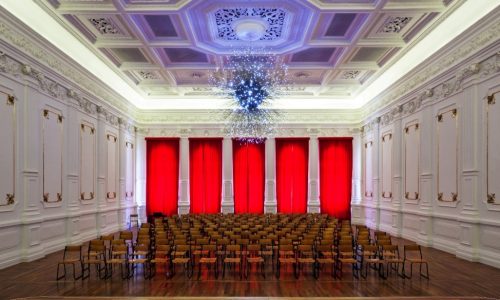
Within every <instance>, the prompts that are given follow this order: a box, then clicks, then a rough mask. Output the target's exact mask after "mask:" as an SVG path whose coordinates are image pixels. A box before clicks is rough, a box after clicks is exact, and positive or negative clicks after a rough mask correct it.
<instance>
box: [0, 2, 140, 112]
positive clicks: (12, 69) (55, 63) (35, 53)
mask: <svg viewBox="0 0 500 300" xmlns="http://www.w3.org/2000/svg"><path fill="white" fill-rule="evenodd" d="M0 16H1V18H0V40H4V41H5V42H7V45H8V46H14V47H15V48H16V49H17V50H19V51H21V52H23V53H24V54H26V55H28V56H29V57H30V58H32V59H34V60H36V61H37V62H39V63H41V64H43V65H44V66H45V67H48V68H49V69H50V70H51V71H54V72H57V73H58V74H59V75H60V76H62V77H64V78H66V79H69V80H70V81H71V82H72V83H73V84H75V85H77V86H78V87H81V88H82V89H83V90H84V91H86V92H88V93H91V94H92V95H93V96H95V97H96V98H97V99H99V100H100V101H103V102H104V103H107V104H109V105H111V106H112V107H115V108H116V109H118V110H120V111H121V112H125V113H131V114H132V115H133V114H134V112H135V111H136V109H135V107H134V106H133V105H132V104H130V103H129V102H128V101H127V100H126V99H124V98H122V97H121V96H119V95H118V94H116V93H115V92H114V91H111V90H110V89H109V88H108V87H106V86H105V85H104V84H103V83H101V82H100V80H99V79H98V78H96V77H94V76H93V75H91V74H89V73H87V74H84V72H82V71H81V69H80V68H78V67H76V66H75V63H74V62H73V61H72V60H71V59H70V58H68V57H66V56H65V55H64V54H63V53H61V52H59V51H57V50H56V51H54V49H53V48H52V46H51V45H48V44H47V45H42V44H40V42H39V39H38V37H35V36H34V34H33V35H29V34H26V33H25V32H28V31H29V30H28V29H27V28H23V29H25V30H26V31H21V30H20V28H15V27H14V26H13V25H15V24H18V22H9V20H11V18H12V17H11V16H10V15H8V13H6V12H5V11H3V10H0ZM1 61H2V60H1V59H0V70H1V71H2V72H7V73H11V74H13V75H19V71H21V70H22V69H21V68H19V66H18V65H17V66H16V65H15V64H14V65H9V66H3V65H2V63H1ZM11 63H12V62H11ZM28 67H29V68H32V67H31V66H29V65H28ZM26 71H28V74H26V75H31V76H34V77H35V78H36V79H38V80H39V81H40V84H41V87H42V88H44V89H46V91H47V92H49V93H51V94H52V95H57V96H60V97H62V96H63V95H64V93H65V91H63V90H62V89H61V88H62V86H63V85H61V84H60V83H55V82H54V81H53V80H48V81H47V80H46V77H45V76H44V75H43V74H42V73H41V72H39V71H35V72H31V70H26ZM37 77H38V78H37Z"/></svg>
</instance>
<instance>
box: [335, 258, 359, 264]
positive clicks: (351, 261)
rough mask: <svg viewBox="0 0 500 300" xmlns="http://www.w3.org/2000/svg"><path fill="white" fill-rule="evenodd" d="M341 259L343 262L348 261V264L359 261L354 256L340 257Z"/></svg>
mask: <svg viewBox="0 0 500 300" xmlns="http://www.w3.org/2000/svg"><path fill="white" fill-rule="evenodd" d="M339 261H340V262H341V263H346V264H354V263H357V262H358V261H357V260H355V259H354V258H339Z"/></svg>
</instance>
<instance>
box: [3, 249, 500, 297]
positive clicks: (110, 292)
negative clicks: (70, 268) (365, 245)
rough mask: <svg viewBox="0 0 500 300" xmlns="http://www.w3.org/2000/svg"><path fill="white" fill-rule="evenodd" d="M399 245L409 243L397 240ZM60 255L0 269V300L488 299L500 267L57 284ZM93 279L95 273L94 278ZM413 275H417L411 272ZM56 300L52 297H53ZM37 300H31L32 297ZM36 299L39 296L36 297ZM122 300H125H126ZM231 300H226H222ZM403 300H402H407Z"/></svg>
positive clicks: (496, 289)
mask: <svg viewBox="0 0 500 300" xmlns="http://www.w3.org/2000/svg"><path fill="white" fill-rule="evenodd" d="M399 243H401V244H402V243H409V242H405V241H401V240H400V241H399ZM61 257H62V252H57V253H53V254H51V255H48V256H47V257H45V258H43V259H40V260H37V261H34V262H30V263H21V264H18V265H16V266H13V267H10V268H7V269H4V270H0V299H13V298H24V297H40V296H52V297H54V296H59V297H70V296H71V297H73V296H80V297H82V296H89V297H98V296H108V297H110V296H114V297H113V299H115V297H146V298H144V299H147V297H156V296H162V297H165V296H168V297H176V296H177V297H203V298H204V299H205V297H265V298H264V299H267V297H305V298H307V299H309V298H311V297H382V298H380V299H386V298H387V297H396V298H395V299H398V298H399V299H401V297H413V296H424V297H426V299H430V298H429V297H434V296H439V298H442V297H447V296H450V297H453V298H451V299H464V298H461V297H465V296H467V297H471V296H472V297H488V298H500V269H496V268H493V267H489V266H486V265H483V264H479V263H471V262H467V261H464V260H461V259H458V258H456V257H454V256H453V255H451V254H448V253H445V252H442V251H439V250H435V249H431V248H424V257H425V258H427V259H428V260H429V262H430V275H431V279H430V280H427V279H421V278H419V276H418V275H417V276H413V279H402V278H399V277H397V276H392V277H390V278H389V279H387V280H384V279H381V278H379V277H378V276H377V275H376V274H375V273H372V274H370V275H369V276H368V277H367V279H360V280H358V279H353V277H352V274H351V273H350V272H346V273H344V276H343V279H342V280H339V279H333V278H332V277H331V276H330V274H321V277H320V279H319V280H315V279H314V278H313V277H312V275H311V274H303V275H301V277H300V278H299V279H295V278H294V277H293V274H292V272H291V270H289V272H288V273H285V274H283V275H282V277H281V279H279V280H278V279H276V278H275V277H274V276H272V274H271V272H272V270H271V269H270V268H269V270H268V271H267V274H268V276H267V277H266V279H264V278H262V277H261V276H259V275H251V276H250V277H249V278H248V279H247V280H240V279H239V277H237V276H232V274H231V275H229V276H228V274H226V277H225V279H221V277H220V276H219V279H217V280H215V279H214V277H213V275H211V276H208V274H206V273H204V274H202V276H201V279H200V280H197V276H196V275H197V274H196V272H195V274H194V276H193V278H192V279H186V278H185V277H184V274H183V273H182V272H180V271H179V272H178V273H177V274H176V276H175V277H174V278H172V279H166V278H165V277H163V276H161V274H158V275H157V276H156V277H155V278H153V279H151V280H145V279H143V277H142V270H139V274H136V276H135V277H134V278H132V279H129V280H122V279H121V278H120V277H119V274H115V275H118V276H114V277H113V278H112V279H108V280H99V279H97V278H95V276H91V278H90V279H87V280H84V281H82V280H77V281H73V280H72V279H71V280H70V279H68V280H61V281H56V280H55V276H56V265H57V261H58V260H59V259H60V258H61ZM93 275H94V274H93ZM415 275H416V274H415ZM59 297H55V298H51V299H57V298H59ZM34 299H35V298H34ZM37 299H38V298H37ZM124 299H125V298H124ZM226 299H229V298H226ZM405 299H406V298H405Z"/></svg>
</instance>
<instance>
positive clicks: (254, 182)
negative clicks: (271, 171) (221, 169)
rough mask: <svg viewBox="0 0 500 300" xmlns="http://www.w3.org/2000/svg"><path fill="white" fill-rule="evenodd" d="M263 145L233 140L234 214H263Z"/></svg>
mask: <svg viewBox="0 0 500 300" xmlns="http://www.w3.org/2000/svg"><path fill="white" fill-rule="evenodd" d="M265 165H266V164H265V144H264V143H259V144H252V143H242V142H240V141H238V140H236V139H235V140H233V184H234V212H235V213H237V214H244V213H256V214H262V213H264V184H265Z"/></svg>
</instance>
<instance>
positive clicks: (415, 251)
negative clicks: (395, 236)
mask: <svg viewBox="0 0 500 300" xmlns="http://www.w3.org/2000/svg"><path fill="white" fill-rule="evenodd" d="M406 263H409V264H410V276H408V275H406V273H405V274H404V276H405V277H406V278H408V279H411V277H412V275H413V264H418V265H419V266H420V277H424V278H426V279H429V264H428V263H427V260H425V259H424V258H423V256H422V248H421V247H420V245H405V246H404V262H403V264H404V266H406ZM422 265H425V269H426V272H425V273H422ZM404 266H403V268H405V267H404ZM403 270H404V269H403Z"/></svg>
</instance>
